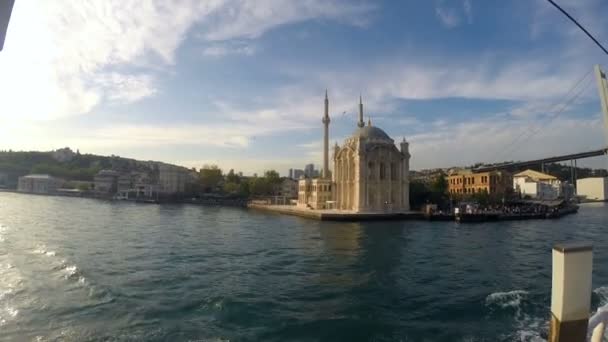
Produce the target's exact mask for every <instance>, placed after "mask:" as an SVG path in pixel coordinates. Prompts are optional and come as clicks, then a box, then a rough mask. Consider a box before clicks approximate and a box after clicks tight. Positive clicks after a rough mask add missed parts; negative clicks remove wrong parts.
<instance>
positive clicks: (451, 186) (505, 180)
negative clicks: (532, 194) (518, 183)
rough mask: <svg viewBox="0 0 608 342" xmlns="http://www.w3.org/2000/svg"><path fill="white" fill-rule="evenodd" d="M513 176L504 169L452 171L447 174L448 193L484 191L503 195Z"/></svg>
mask: <svg viewBox="0 0 608 342" xmlns="http://www.w3.org/2000/svg"><path fill="white" fill-rule="evenodd" d="M512 184H513V178H512V177H511V175H510V174H509V173H507V172H505V171H489V172H479V173H474V172H472V171H471V170H462V171H458V172H454V173H452V174H450V175H449V176H448V193H449V194H450V195H472V194H478V193H486V194H489V195H496V194H497V195H504V194H506V193H508V192H509V190H510V189H511V187H512Z"/></svg>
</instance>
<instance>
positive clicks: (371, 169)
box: [367, 162, 375, 179]
mask: <svg viewBox="0 0 608 342" xmlns="http://www.w3.org/2000/svg"><path fill="white" fill-rule="evenodd" d="M374 169H375V165H374V163H373V162H369V163H367V178H368V179H374V178H375V172H374Z"/></svg>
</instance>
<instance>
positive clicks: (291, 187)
mask: <svg viewBox="0 0 608 342" xmlns="http://www.w3.org/2000/svg"><path fill="white" fill-rule="evenodd" d="M278 190H279V191H278V193H277V195H278V196H283V197H285V198H287V199H291V198H298V181H296V180H294V179H291V178H284V179H283V180H282V181H281V184H280V185H279V189H278Z"/></svg>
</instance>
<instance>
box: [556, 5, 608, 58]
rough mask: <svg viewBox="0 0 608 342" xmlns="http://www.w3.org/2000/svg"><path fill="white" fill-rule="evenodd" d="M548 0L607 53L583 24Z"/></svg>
mask: <svg viewBox="0 0 608 342" xmlns="http://www.w3.org/2000/svg"><path fill="white" fill-rule="evenodd" d="M547 1H549V2H550V3H551V4H552V5H553V6H555V8H557V9H558V10H559V11H560V12H562V13H563V14H564V15H565V16H566V17H568V19H570V20H571V21H572V22H573V23H575V24H576V26H578V28H580V29H581V30H583V32H585V34H586V35H587V36H588V37H589V38H591V40H593V42H594V43H595V44H596V45H597V46H599V47H600V49H602V50H603V51H604V53H606V54H607V55H608V50H606V48H605V47H603V46H602V44H600V42H598V41H597V39H595V37H593V36H592V35H591V33H589V31H587V30H586V29H585V28H584V27H583V25H581V24H579V23H578V21H576V19H574V18H572V16H571V15H570V14H568V12H566V11H565V10H564V9H562V8H561V7H559V5H558V4H556V3H555V2H554V1H553V0H547Z"/></svg>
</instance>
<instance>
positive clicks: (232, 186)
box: [224, 182, 240, 194]
mask: <svg viewBox="0 0 608 342" xmlns="http://www.w3.org/2000/svg"><path fill="white" fill-rule="evenodd" d="M239 189H240V186H239V184H237V183H235V182H226V183H224V192H225V193H228V194H235V193H237V192H238V191H239Z"/></svg>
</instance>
